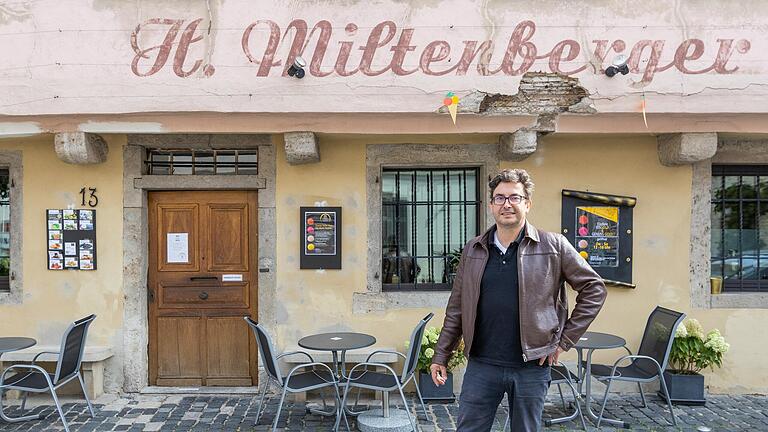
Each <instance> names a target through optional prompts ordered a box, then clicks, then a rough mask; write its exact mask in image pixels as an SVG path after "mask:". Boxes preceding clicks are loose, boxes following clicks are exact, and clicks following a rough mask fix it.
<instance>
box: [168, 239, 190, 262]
mask: <svg viewBox="0 0 768 432" xmlns="http://www.w3.org/2000/svg"><path fill="white" fill-rule="evenodd" d="M166 252H167V257H166V258H167V259H166V261H167V262H169V263H188V262H189V233H168V240H167V243H166Z"/></svg>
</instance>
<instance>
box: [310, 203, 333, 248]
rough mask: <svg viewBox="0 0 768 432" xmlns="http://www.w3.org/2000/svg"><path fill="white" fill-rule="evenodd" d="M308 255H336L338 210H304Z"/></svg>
mask: <svg viewBox="0 0 768 432" xmlns="http://www.w3.org/2000/svg"><path fill="white" fill-rule="evenodd" d="M304 233H305V235H304V250H305V253H306V254H307V255H336V212H333V211H327V212H309V211H308V212H304Z"/></svg>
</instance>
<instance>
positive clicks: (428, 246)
mask: <svg viewBox="0 0 768 432" xmlns="http://www.w3.org/2000/svg"><path fill="white" fill-rule="evenodd" d="M478 179H479V170H478V169H476V168H443V169H413V168H411V169H384V170H383V173H382V181H381V187H382V224H383V226H382V254H383V256H382V290H384V291H431V290H450V289H451V286H452V284H453V277H454V276H455V265H452V264H455V263H457V262H458V257H459V254H460V253H461V248H462V247H464V244H465V243H466V242H467V241H468V240H469V239H471V238H473V237H475V236H477V235H478V234H479V232H480V211H481V207H480V206H481V199H480V190H479V189H478V184H479V182H478Z"/></svg>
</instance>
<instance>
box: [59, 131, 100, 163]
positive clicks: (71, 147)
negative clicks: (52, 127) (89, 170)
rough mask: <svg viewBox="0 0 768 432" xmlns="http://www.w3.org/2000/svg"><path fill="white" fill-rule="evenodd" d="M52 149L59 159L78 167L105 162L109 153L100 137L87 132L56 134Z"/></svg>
mask: <svg viewBox="0 0 768 432" xmlns="http://www.w3.org/2000/svg"><path fill="white" fill-rule="evenodd" d="M54 147H55V149H56V155H57V156H58V157H59V159H61V160H63V161H64V162H66V163H70V164H78V165H85V164H100V163H103V162H106V160H107V153H108V152H109V147H108V146H107V143H106V142H105V141H104V138H102V137H101V135H97V134H92V133H87V132H59V133H56V134H55V135H54Z"/></svg>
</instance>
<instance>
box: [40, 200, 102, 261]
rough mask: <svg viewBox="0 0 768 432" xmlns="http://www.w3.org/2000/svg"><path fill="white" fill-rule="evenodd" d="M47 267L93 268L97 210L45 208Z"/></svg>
mask: <svg viewBox="0 0 768 432" xmlns="http://www.w3.org/2000/svg"><path fill="white" fill-rule="evenodd" d="M45 222H46V236H45V238H46V243H47V245H46V251H47V254H48V258H47V260H46V262H47V263H48V270H96V210H85V209H80V210H78V209H47V210H46V211H45Z"/></svg>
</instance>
